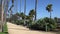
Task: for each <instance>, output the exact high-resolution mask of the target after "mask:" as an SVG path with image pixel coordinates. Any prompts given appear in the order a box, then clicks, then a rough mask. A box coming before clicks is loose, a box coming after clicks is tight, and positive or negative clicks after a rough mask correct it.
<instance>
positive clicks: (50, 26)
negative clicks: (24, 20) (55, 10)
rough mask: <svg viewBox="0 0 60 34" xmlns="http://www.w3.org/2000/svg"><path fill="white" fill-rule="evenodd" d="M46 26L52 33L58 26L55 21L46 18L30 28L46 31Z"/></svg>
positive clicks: (34, 23) (32, 24)
mask: <svg viewBox="0 0 60 34" xmlns="http://www.w3.org/2000/svg"><path fill="white" fill-rule="evenodd" d="M46 26H47V31H50V30H54V29H56V26H57V24H56V22H55V20H54V19H50V18H47V17H46V18H43V19H39V20H37V21H36V22H32V23H31V24H30V25H29V28H30V29H36V30H46Z"/></svg>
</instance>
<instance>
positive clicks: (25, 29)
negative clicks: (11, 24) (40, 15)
mask: <svg viewBox="0 0 60 34" xmlns="http://www.w3.org/2000/svg"><path fill="white" fill-rule="evenodd" d="M8 29H15V30H25V31H29V30H28V29H19V28H8Z"/></svg>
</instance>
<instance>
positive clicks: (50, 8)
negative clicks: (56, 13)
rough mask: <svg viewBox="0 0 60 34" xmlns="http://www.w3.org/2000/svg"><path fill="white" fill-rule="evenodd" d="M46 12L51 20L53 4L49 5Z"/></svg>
mask: <svg viewBox="0 0 60 34" xmlns="http://www.w3.org/2000/svg"><path fill="white" fill-rule="evenodd" d="M46 10H47V11H48V12H49V13H50V18H51V12H52V4H48V5H47V7H46Z"/></svg>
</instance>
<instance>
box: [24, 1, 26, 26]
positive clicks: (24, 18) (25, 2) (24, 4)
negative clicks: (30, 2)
mask: <svg viewBox="0 0 60 34" xmlns="http://www.w3.org/2000/svg"><path fill="white" fill-rule="evenodd" d="M25 13H26V0H25V2H24V14H25ZM25 18H26V16H25V17H24V25H25V24H26V23H25Z"/></svg>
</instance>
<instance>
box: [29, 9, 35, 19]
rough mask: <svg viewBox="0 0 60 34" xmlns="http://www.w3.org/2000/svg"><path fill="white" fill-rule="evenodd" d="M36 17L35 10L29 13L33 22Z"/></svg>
mask: <svg viewBox="0 0 60 34" xmlns="http://www.w3.org/2000/svg"><path fill="white" fill-rule="evenodd" d="M34 16H35V11H34V9H32V10H30V12H29V17H30V19H31V20H33V17H34Z"/></svg>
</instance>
